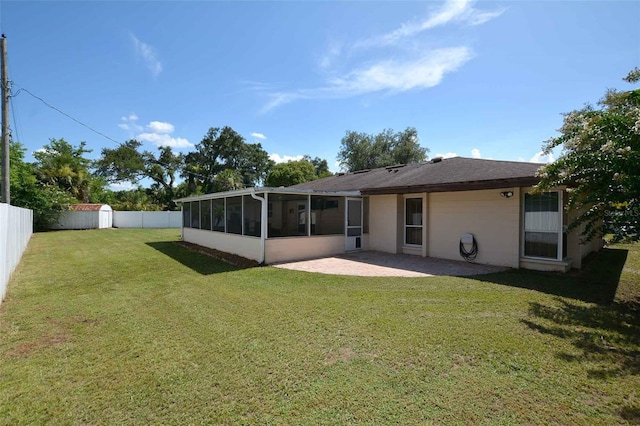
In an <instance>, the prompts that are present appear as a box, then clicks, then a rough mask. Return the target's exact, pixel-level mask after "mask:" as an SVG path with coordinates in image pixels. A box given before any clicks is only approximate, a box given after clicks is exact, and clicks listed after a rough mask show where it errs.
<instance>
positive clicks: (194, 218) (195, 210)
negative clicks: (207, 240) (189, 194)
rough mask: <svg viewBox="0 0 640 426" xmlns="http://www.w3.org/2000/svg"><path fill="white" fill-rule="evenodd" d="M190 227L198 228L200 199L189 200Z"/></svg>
mask: <svg viewBox="0 0 640 426" xmlns="http://www.w3.org/2000/svg"><path fill="white" fill-rule="evenodd" d="M191 227H192V228H196V229H200V201H192V202H191Z"/></svg>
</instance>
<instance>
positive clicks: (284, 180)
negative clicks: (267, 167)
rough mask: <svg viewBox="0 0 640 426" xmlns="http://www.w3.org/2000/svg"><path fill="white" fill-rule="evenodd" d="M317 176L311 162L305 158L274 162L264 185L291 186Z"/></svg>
mask: <svg viewBox="0 0 640 426" xmlns="http://www.w3.org/2000/svg"><path fill="white" fill-rule="evenodd" d="M316 178H317V175H316V170H315V167H314V166H313V164H312V163H311V162H310V161H309V160H306V159H302V160H299V161H288V162H286V163H280V164H276V165H275V166H273V167H272V168H271V171H270V172H269V175H268V176H267V179H266V180H265V185H266V186H270V187H274V188H276V187H279V186H291V185H296V184H299V183H304V182H309V181H311V180H314V179H316Z"/></svg>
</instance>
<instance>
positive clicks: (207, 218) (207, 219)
mask: <svg viewBox="0 0 640 426" xmlns="http://www.w3.org/2000/svg"><path fill="white" fill-rule="evenodd" d="M200 225H201V226H200V229H206V230H207V231H211V200H204V201H200Z"/></svg>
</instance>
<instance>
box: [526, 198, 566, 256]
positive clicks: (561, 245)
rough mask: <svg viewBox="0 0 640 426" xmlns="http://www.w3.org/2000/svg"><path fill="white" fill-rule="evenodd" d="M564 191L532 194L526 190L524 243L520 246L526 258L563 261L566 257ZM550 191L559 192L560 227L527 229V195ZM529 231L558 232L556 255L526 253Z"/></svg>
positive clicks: (558, 212)
mask: <svg viewBox="0 0 640 426" xmlns="http://www.w3.org/2000/svg"><path fill="white" fill-rule="evenodd" d="M563 192H564V191H562V190H554V191H545V192H542V193H541V194H531V193H530V192H525V193H524V194H523V196H522V235H521V236H522V244H521V247H520V250H521V254H522V257H523V258H526V259H537V260H546V261H562V260H563V259H564V257H563V254H564V251H565V250H564V245H565V241H564V234H565V232H564V200H563ZM548 193H557V194H558V210H557V212H556V213H557V215H558V229H556V230H554V231H548V230H537V229H527V210H526V206H527V203H526V200H527V195H529V196H534V195H543V194H548ZM527 232H529V233H533V232H535V233H540V234H556V244H557V245H556V256H555V257H545V256H535V255H528V254H526V243H527V241H526V235H527Z"/></svg>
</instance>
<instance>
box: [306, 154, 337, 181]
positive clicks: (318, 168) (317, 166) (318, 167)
mask: <svg viewBox="0 0 640 426" xmlns="http://www.w3.org/2000/svg"><path fill="white" fill-rule="evenodd" d="M302 159H303V160H307V161H308V162H310V163H311V164H313V169H314V172H315V175H316V178H317V179H321V178H325V177H329V176H331V175H332V174H333V173H331V171H330V170H329V164H327V160H324V159H322V158H320V157H314V158H311V157H310V156H309V155H305V156H304V157H303V158H302Z"/></svg>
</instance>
